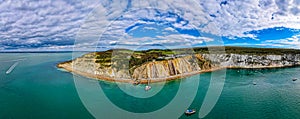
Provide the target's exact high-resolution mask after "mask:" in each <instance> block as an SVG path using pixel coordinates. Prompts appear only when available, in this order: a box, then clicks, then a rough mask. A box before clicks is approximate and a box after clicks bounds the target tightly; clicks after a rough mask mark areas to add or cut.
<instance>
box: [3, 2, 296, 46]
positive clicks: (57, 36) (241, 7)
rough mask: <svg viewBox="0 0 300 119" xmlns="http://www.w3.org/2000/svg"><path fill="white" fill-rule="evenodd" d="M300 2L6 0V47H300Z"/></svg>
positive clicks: (4, 4)
mask: <svg viewBox="0 0 300 119" xmlns="http://www.w3.org/2000/svg"><path fill="white" fill-rule="evenodd" d="M299 17H300V1H299V0H195V1H193V0H159V1H157V0H145V1H143V0H128V1H125V0H99V1H97V0H87V1H81V0H78V1H77V0H53V1H47V0H42V1H33V0H28V1H27V0H0V26H1V27H0V50H1V51H4V50H72V49H73V47H80V49H83V50H84V49H90V48H98V49H109V48H130V49H137V48H141V47H142V49H149V48H157V47H158V48H159V47H161V46H164V47H170V48H176V47H186V46H192V47H197V46H205V45H208V44H210V42H214V41H215V39H222V41H223V42H224V45H228V46H251V47H276V48H297V49H300V41H299V38H300V31H299V30H300V19H299Z"/></svg>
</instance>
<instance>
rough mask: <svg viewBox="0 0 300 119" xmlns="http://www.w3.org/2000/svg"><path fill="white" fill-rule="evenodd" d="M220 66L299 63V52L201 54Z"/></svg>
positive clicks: (266, 65)
mask: <svg viewBox="0 0 300 119" xmlns="http://www.w3.org/2000/svg"><path fill="white" fill-rule="evenodd" d="M203 57H204V58H205V59H209V60H211V61H212V62H213V63H215V64H218V65H219V66H220V67H240V68H267V67H284V66H293V65H299V64H300V63H299V62H300V54H294V55H293V54H284V55H249V54H243V55H241V54H203Z"/></svg>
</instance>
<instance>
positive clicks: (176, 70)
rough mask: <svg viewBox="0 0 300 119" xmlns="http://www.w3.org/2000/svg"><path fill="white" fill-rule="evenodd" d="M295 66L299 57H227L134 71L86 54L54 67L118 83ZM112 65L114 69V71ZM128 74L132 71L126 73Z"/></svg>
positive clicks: (181, 61)
mask: <svg viewBox="0 0 300 119" xmlns="http://www.w3.org/2000/svg"><path fill="white" fill-rule="evenodd" d="M125 59H126V58H125ZM129 60H130V59H129ZM299 64H300V54H283V55H266V54H262V55H251V54H231V53H230V54H229V53H228V54H196V55H186V56H183V57H179V58H173V59H168V60H162V61H149V62H145V63H143V64H142V65H139V66H134V67H129V66H127V65H126V63H124V64H120V63H118V62H109V63H107V64H105V65H106V66H107V67H103V66H102V65H103V64H101V63H96V59H95V57H94V56H93V54H87V55H84V56H83V57H80V58H77V59H75V60H73V61H72V62H66V63H61V64H58V67H62V68H69V70H70V71H74V72H75V71H79V72H84V73H87V74H90V75H97V76H101V77H106V78H112V79H119V80H122V79H124V80H125V79H128V80H147V79H151V80H160V79H167V78H169V77H174V76H185V75H189V74H191V73H195V72H196V73H197V72H201V71H206V70H211V69H216V68H267V67H284V66H293V65H299ZM114 65H115V66H118V67H114ZM130 70H132V71H131V72H130Z"/></svg>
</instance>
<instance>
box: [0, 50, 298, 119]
mask: <svg viewBox="0 0 300 119" xmlns="http://www.w3.org/2000/svg"><path fill="white" fill-rule="evenodd" d="M72 58H73V57H72V53H71V52H63V53H58V52H55V53H49V52H47V53H0V118H1V119H54V118H55V119H61V118H63V119H68V118H70V119H93V118H103V119H108V118H115V117H118V116H119V117H120V118H123V119H126V118H131V117H130V116H126V115H135V116H136V115H138V116H136V117H141V118H143V116H144V117H145V118H151V117H152V116H153V118H154V117H155V118H162V119H168V118H182V119H198V118H199V113H200V112H201V111H203V110H201V107H202V105H203V103H204V102H205V101H204V100H205V99H206V98H205V97H206V95H207V94H208V92H210V91H209V90H211V88H212V87H213V86H222V88H221V89H222V90H221V92H220V95H219V96H218V97H217V99H211V100H216V103H215V104H214V105H213V108H212V109H211V110H209V111H208V112H209V113H208V114H207V115H205V116H204V117H203V118H205V119H245V118H247V119H263V118H269V119H288V118H290V119H296V118H299V117H300V67H288V68H272V69H223V70H222V71H223V72H225V74H226V76H225V75H223V76H224V77H223V78H224V79H223V78H220V79H214V80H213V81H212V79H211V77H212V74H213V72H207V73H202V74H199V75H194V76H191V77H188V78H182V79H178V80H174V81H169V82H163V83H155V84H149V85H150V86H151V87H152V88H151V90H149V91H145V90H144V87H145V85H137V86H134V85H132V84H124V83H114V82H106V81H99V80H94V79H89V78H85V77H82V76H78V75H76V74H72V73H69V72H67V71H65V70H63V69H58V68H57V67H56V64H58V63H60V62H63V61H67V60H71V59H72ZM8 70H11V71H9V72H8ZM215 72H218V71H215ZM293 78H298V79H299V80H296V81H293V80H292V79H293ZM215 83H216V84H221V85H214V84H215ZM195 86H196V88H195ZM182 87H183V88H182ZM219 88H220V87H219ZM212 92H213V91H212ZM178 93H183V95H185V96H181V97H180V95H179V97H178ZM175 98H177V99H175ZM208 99H209V98H208ZM174 100H177V101H174ZM178 100H179V101H178ZM169 104H172V105H173V106H172V108H170V107H168V105H169ZM112 105H113V107H111V106H112ZM204 105H205V104H204ZM114 109H115V111H114ZM187 109H195V110H196V113H195V114H193V115H190V116H187V115H185V114H184V112H185V111H186V110H187ZM162 110H163V111H162ZM181 110H182V111H181ZM157 111H162V112H163V113H157V114H156V115H152V114H155V113H153V112H157ZM104 112H106V113H104ZM123 113H124V114H123ZM159 114H161V116H160V115H159Z"/></svg>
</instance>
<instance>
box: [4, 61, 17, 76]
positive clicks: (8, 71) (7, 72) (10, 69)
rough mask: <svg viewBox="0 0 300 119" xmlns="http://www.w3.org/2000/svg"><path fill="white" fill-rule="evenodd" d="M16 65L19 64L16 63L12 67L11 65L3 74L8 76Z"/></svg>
mask: <svg viewBox="0 0 300 119" xmlns="http://www.w3.org/2000/svg"><path fill="white" fill-rule="evenodd" d="M18 64H19V62H16V63H14V64H13V65H11V66H10V67H9V69H8V70H7V71H6V72H5V73H6V74H9V73H10V72H12V71H13V70H14V69H15V67H16V66H17V65H18Z"/></svg>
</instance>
